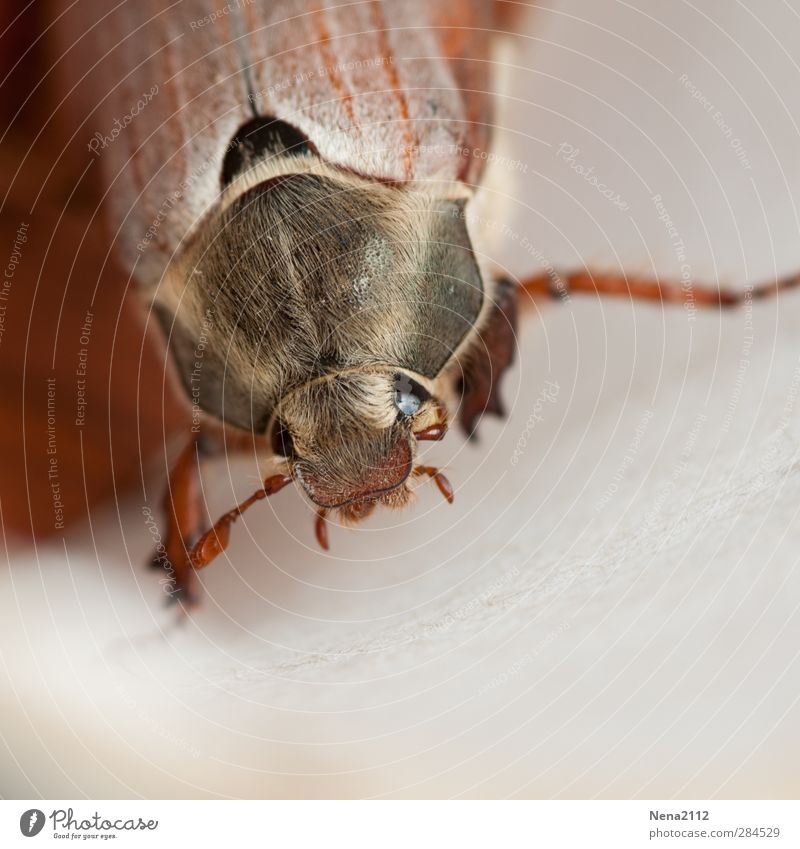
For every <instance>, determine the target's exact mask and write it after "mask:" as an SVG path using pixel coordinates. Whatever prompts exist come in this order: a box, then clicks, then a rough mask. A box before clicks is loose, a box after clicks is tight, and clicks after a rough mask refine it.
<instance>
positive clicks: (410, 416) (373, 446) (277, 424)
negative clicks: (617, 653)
mask: <svg viewBox="0 0 800 849" xmlns="http://www.w3.org/2000/svg"><path fill="white" fill-rule="evenodd" d="M445 430H446V420H445V410H444V406H443V405H442V404H441V403H440V402H439V401H438V400H437V399H436V398H434V397H433V395H432V394H431V391H430V389H429V388H426V387H425V386H424V385H423V379H422V378H420V377H419V376H416V375H411V374H409V373H407V372H404V371H402V370H391V369H388V368H386V369H377V370H373V369H370V370H357V371H348V372H340V373H338V374H334V375H331V376H326V377H324V378H320V379H317V380H314V381H311V382H310V383H307V384H306V385H305V386H301V387H300V388H299V389H297V390H295V391H293V392H291V393H289V394H288V395H287V396H286V397H284V398H283V399H282V400H281V403H280V404H279V407H278V410H277V413H276V415H275V417H274V419H273V422H272V425H271V441H272V447H273V450H274V451H275V453H276V455H278V456H279V457H283V458H285V461H286V463H287V464H288V467H289V471H290V473H291V475H292V477H294V478H295V480H297V481H298V483H299V484H300V485H301V486H302V487H303V489H304V490H305V492H306V494H307V495H308V497H309V498H310V499H311V500H312V501H313V502H314V503H315V504H317V505H318V506H320V507H322V508H330V509H338V510H340V511H341V514H342V517H343V518H345V519H351V520H358V519H360V518H363V517H364V516H366V515H367V514H368V513H369V512H371V510H372V509H373V507H374V506H375V505H376V504H378V503H384V504H388V505H391V506H402V505H403V504H405V503H406V502H407V501H408V499H409V496H410V488H409V483H410V479H411V478H412V476H413V474H414V461H415V458H416V451H417V444H416V443H417V440H418V439H438V438H441V436H443V435H444V433H445Z"/></svg>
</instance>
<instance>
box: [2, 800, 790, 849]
mask: <svg viewBox="0 0 800 849" xmlns="http://www.w3.org/2000/svg"><path fill="white" fill-rule="evenodd" d="M54 840H55V841H57V842H58V844H59V845H64V844H66V843H76V842H81V843H82V844H84V845H85V844H86V843H87V842H89V841H92V842H95V843H100V842H104V843H106V844H108V843H109V842H111V841H113V844H112V845H115V846H122V845H125V846H142V847H145V846H154V847H155V846H169V847H181V846H191V847H204V846H219V845H220V844H222V842H223V841H225V842H226V844H227V845H228V846H237V847H238V846H280V847H283V846H303V847H305V846H324V847H326V849H327V847H329V846H334V847H335V846H339V845H341V846H347V847H348V849H358V847H362V846H363V847H370V849H373V848H374V847H381V849H384V847H386V849H394V847H398V849H399V847H403V849H407V847H408V846H415V847H416V846H442V847H453V846H456V847H473V846H475V847H481V849H486V847H489V846H492V847H494V846H498V847H503V849H505V848H506V847H518V846H519V847H540V846H541V847H546V849H551V847H555V849H559V847H569V849H573V847H581V849H583V847H606V846H608V847H614V849H627V847H635V849H640V847H644V846H653V847H656V846H662V847H666V846H697V847H700V846H703V845H710V846H715V847H719V849H724V847H729V846H730V847H733V846H737V847H760V846H768V847H775V849H788V847H793V849H794V847H798V846H800V803H798V802H793V801H782V802H778V801H714V802H698V801H691V802H674V801H644V802H639V801H636V802H633V801H619V802H615V801H519V802H502V801H494V802H475V801H452V802H435V801H424V802H423V801H369V802H366V801H365V802H361V801H351V802H332V801H149V802H148V801H119V800H117V801H96V802H92V801H88V802H87V801H81V800H75V801H50V802H43V801H36V800H29V801H19V802H17V801H0V846H3V847H6V846H28V847H31V846H35V845H36V843H34V842H31V841H47V842H48V844H49V845H52V841H54Z"/></svg>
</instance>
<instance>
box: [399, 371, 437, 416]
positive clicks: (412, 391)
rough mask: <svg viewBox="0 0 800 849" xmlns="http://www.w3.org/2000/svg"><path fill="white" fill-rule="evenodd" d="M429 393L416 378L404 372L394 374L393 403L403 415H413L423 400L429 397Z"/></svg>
mask: <svg viewBox="0 0 800 849" xmlns="http://www.w3.org/2000/svg"><path fill="white" fill-rule="evenodd" d="M430 397H431V396H430V393H429V392H428V390H427V389H425V387H424V386H420V385H419V383H417V381H416V380H412V379H411V378H410V377H409V376H408V375H406V374H396V375H395V376H394V405H395V407H397V410H398V412H399V413H400V414H401V415H403V416H413V415H414V413H416V412H417V410H418V409H419V408H420V406H421V405H422V404H423V402H425V401H427V400H428V398H430Z"/></svg>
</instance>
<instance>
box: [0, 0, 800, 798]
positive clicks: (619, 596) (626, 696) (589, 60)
mask: <svg viewBox="0 0 800 849" xmlns="http://www.w3.org/2000/svg"><path fill="white" fill-rule="evenodd" d="M793 6H794V7H795V8H793ZM524 29H525V31H526V32H527V33H529V34H528V35H527V36H526V37H525V38H524V39H522V40H521V41H520V42H519V43H517V45H516V48H514V49H512V47H511V46H510V45H506V47H505V48H504V50H503V52H502V54H501V56H502V63H503V65H504V67H502V68H500V69H499V73H498V80H499V83H498V84H499V85H504V86H507V88H505V89H504V93H502V94H501V95H500V96H499V113H498V116H497V123H498V128H499V129H498V138H497V148H496V151H497V152H498V153H501V154H502V155H503V156H505V157H508V159H506V160H503V161H501V162H498V163H497V164H496V167H495V168H494V170H493V172H492V175H491V180H490V182H489V185H488V186H487V192H486V197H485V201H486V204H485V206H484V207H483V208H482V212H481V214H482V215H483V216H484V217H488V218H490V219H491V220H493V221H497V222H500V223H502V224H503V225H504V226H505V230H504V231H502V232H505V236H503V235H498V231H496V232H495V233H494V234H493V237H492V238H487V239H486V241H485V244H484V245H483V247H484V249H485V250H486V252H487V254H488V255H489V256H490V257H491V258H492V259H493V260H495V261H497V262H499V263H501V264H504V265H506V266H507V267H508V268H509V269H510V270H511V271H513V272H514V273H516V274H520V275H522V274H525V273H528V272H529V271H531V270H534V271H538V270H540V268H541V265H540V263H539V262H538V260H537V258H536V256H535V255H534V256H532V255H531V254H530V253H529V252H528V251H526V250H525V249H524V247H523V246H522V242H523V238H525V239H527V240H529V243H530V244H531V245H533V246H535V248H536V249H537V250H538V251H539V252H540V253H541V255H543V256H545V257H547V259H548V260H549V261H551V262H552V263H553V264H554V265H556V266H558V267H583V265H584V264H585V265H586V266H588V267H591V268H595V269H599V268H602V269H614V268H619V267H621V266H624V267H625V268H627V269H628V270H630V271H635V272H638V273H642V274H649V273H652V272H653V270H654V269H655V270H657V271H658V272H659V273H661V274H662V275H664V276H671V277H676V278H678V279H679V277H680V265H681V263H680V262H679V261H678V259H677V258H676V253H675V249H674V245H673V241H672V239H671V237H670V235H669V233H668V232H667V230H666V228H665V226H664V223H663V222H662V221H659V219H658V213H657V211H656V208H655V205H654V203H653V201H652V196H653V195H654V194H660V195H661V196H662V199H663V203H664V204H665V206H666V208H667V209H668V210H669V212H670V215H671V217H672V219H673V221H674V222H675V225H676V227H677V229H678V231H679V233H680V235H681V237H682V239H683V240H684V242H685V245H686V250H687V256H688V261H689V262H690V264H691V268H692V271H693V273H694V277H695V279H696V280H698V281H702V280H708V281H710V282H712V283H713V282H714V281H715V280H717V279H719V280H720V281H721V283H722V284H723V285H726V286H731V287H734V286H742V285H743V284H744V282H745V281H747V280H749V281H751V282H760V281H762V280H769V279H772V278H773V277H774V276H775V274H776V273H783V272H786V271H789V270H795V269H800V239H798V215H797V209H796V198H797V197H798V196H799V195H800V156H798V150H800V133H799V132H798V126H797V123H796V121H797V120H800V85H799V84H798V83H799V82H800V53H798V48H797V45H798V44H800V10H798V9H797V7H796V4H792V3H788V2H787V3H778V2H775V3H769V4H764V3H756V2H751V3H736V2H722V0H718V2H712V1H711V0H707V1H706V2H703V3H699V4H697V5H692V4H691V3H688V2H674V3H663V2H657V0H640V2H635V3H632V4H627V3H623V2H613V0H583V2H581V0H572V2H566V0H565V2H557V3H551V4H549V5H548V6H547V7H546V8H542V9H540V10H538V12H536V13H535V14H533V15H532V16H531V17H530V18H529V19H527V20H526V22H525V25H524ZM515 50H516V52H514V51H515ZM684 74H685V75H686V77H687V79H688V80H689V81H690V82H691V84H692V85H693V86H694V87H695V89H696V90H698V91H700V92H701V93H702V95H703V97H704V98H705V101H706V103H710V104H712V106H713V110H712V111H707V110H706V109H705V108H704V107H703V105H702V103H701V102H700V101H699V100H698V99H693V97H692V93H691V91H690V90H689V89H688V88H687V86H686V85H685V84H684V83H682V82H681V80H680V78H681V77H682V75H684ZM717 112H719V113H720V116H721V117H720V119H719V120H720V121H722V122H724V124H725V126H728V127H730V128H732V129H731V132H732V134H733V137H734V138H737V139H739V140H740V142H741V144H740V146H739V150H740V151H741V150H744V151H745V155H746V159H747V160H748V162H747V163H744V162H743V161H742V159H741V154H740V155H739V156H737V153H736V150H735V149H734V147H733V146H732V143H731V138H730V137H728V136H727V135H726V130H725V129H724V128H723V127H721V126H720V125H719V123H718V122H717V121H716V120H715V119H714V115H715V114H716V113H717ZM562 143H567V144H570V145H572V146H573V147H575V148H577V149H579V151H580V153H579V156H578V158H577V161H578V163H579V164H581V165H582V166H585V167H587V168H593V169H594V172H593V173H594V174H596V175H598V178H601V179H602V182H603V183H604V184H606V185H607V186H609V187H612V188H613V189H614V191H615V192H617V193H619V195H620V197H621V198H624V200H625V202H626V203H627V204H628V206H629V208H628V209H627V210H621V209H620V208H619V207H618V206H615V205H613V204H611V203H609V201H608V200H607V199H606V198H604V197H602V196H601V195H600V193H599V192H598V190H597V188H596V187H595V186H593V185H592V184H591V183H590V182H589V181H587V180H585V179H582V178H581V176H580V175H578V174H577V173H576V172H575V171H574V170H573V169H572V168H570V166H569V164H568V163H566V162H565V161H564V158H563V157H559V156H558V154H557V151H558V148H559V145H561V144H562ZM748 164H749V168H748V167H746V166H747V165H748ZM486 235H487V236H492V234H491V233H487V234H486ZM799 327H800V296H798V295H795V294H787V295H785V296H782V297H781V298H780V300H779V301H774V300H773V301H768V302H760V303H756V304H755V305H753V307H752V309H751V310H746V309H742V310H738V311H730V312H726V313H724V314H719V313H718V312H715V311H713V310H712V311H708V312H706V313H702V314H698V315H697V317H696V320H694V321H689V320H688V317H687V313H686V312H685V311H684V310H683V309H682V308H681V307H680V306H677V307H672V306H669V307H664V308H662V307H660V306H658V305H651V304H633V303H631V302H629V301H628V300H626V299H618V300H605V301H598V300H596V299H595V298H593V297H588V296H584V297H574V298H573V299H571V300H570V301H569V302H568V303H565V304H551V303H543V304H539V305H538V306H537V307H535V308H531V309H529V310H528V311H527V313H526V316H525V318H524V320H523V323H522V326H521V328H520V356H519V361H518V363H517V365H516V367H515V369H514V370H513V372H512V373H511V374H510V376H509V377H508V378H507V379H506V383H505V386H504V396H505V398H506V401H507V405H508V407H509V409H510V411H511V415H510V418H509V419H508V420H507V421H505V422H498V421H496V420H492V421H487V422H485V423H484V424H483V427H482V429H481V442H480V444H479V445H476V446H473V445H468V444H466V443H465V441H464V440H462V439H461V437H460V436H459V435H456V434H455V432H454V433H453V435H451V436H450V437H449V438H448V440H447V441H446V444H443V445H442V446H436V448H435V449H434V450H433V451H432V452H431V456H432V457H435V458H436V459H437V461H439V462H442V463H444V464H446V467H447V471H448V475H449V476H450V479H451V481H452V482H453V484H454V486H455V488H456V502H455V505H454V506H448V505H447V504H446V503H444V502H443V501H442V500H441V498H440V497H439V496H438V493H437V492H436V490H435V488H434V487H433V486H428V487H426V488H425V489H423V490H422V491H421V494H420V498H419V501H418V504H417V506H416V507H415V508H414V509H412V510H409V511H408V512H406V513H403V514H380V515H376V516H374V517H373V518H372V519H371V520H370V521H369V522H367V523H366V524H365V525H364V526H362V527H360V528H358V529H357V530H346V529H341V528H338V527H331V528H330V537H331V551H330V553H328V554H325V553H323V552H320V551H319V550H318V549H317V548H316V545H315V543H314V540H313V535H312V527H311V525H312V513H311V511H310V509H309V508H308V507H307V506H306V505H305V503H304V502H303V501H302V499H301V498H300V496H299V495H298V494H297V493H295V492H294V491H292V490H287V491H285V492H284V493H281V494H280V496H278V497H276V498H274V499H271V500H270V502H269V503H266V504H262V505H259V507H258V508H254V509H253V510H252V511H251V512H250V513H249V514H248V516H247V518H246V520H245V521H242V522H240V523H239V524H238V525H237V526H236V527H235V529H234V534H233V543H232V545H231V547H230V549H229V552H228V554H227V556H226V557H223V558H220V560H219V561H218V562H217V563H215V564H214V566H213V567H212V568H210V569H209V570H207V572H205V573H204V574H203V576H202V577H203V582H204V585H205V588H206V600H205V603H204V605H203V607H202V609H200V610H199V611H197V612H195V613H193V614H192V616H191V618H190V619H189V620H188V621H184V622H182V623H178V622H177V621H176V616H175V611H174V610H166V609H164V607H163V604H162V602H163V598H162V594H161V592H160V590H159V587H158V583H157V575H156V574H155V573H152V572H149V571H147V570H146V569H145V568H144V567H143V563H144V561H145V559H146V557H147V555H148V553H149V550H150V547H151V540H150V536H149V533H148V530H147V528H146V526H145V523H144V521H143V518H142V512H141V504H139V503H138V502H137V503H132V502H128V503H123V504H121V505H120V512H119V513H117V511H116V509H115V506H114V505H109V507H108V509H107V510H105V511H100V512H97V513H95V514H94V516H93V518H92V524H91V533H85V534H84V533H77V534H75V535H73V536H72V537H70V538H69V539H68V540H67V541H66V543H61V542H59V543H57V544H52V543H51V544H47V545H43V546H39V547H38V548H37V549H36V550H35V551H31V550H24V549H19V550H14V551H12V552H11V553H10V557H11V561H12V562H11V565H10V568H8V569H4V570H3V571H2V573H0V584H1V585H2V586H0V645H2V646H3V652H2V657H1V658H0V660H2V664H0V716H2V724H1V725H0V734H2V742H3V746H2V748H0V794H2V795H4V796H15V797H33V798H36V797H39V796H44V797H65V796H66V797H83V796H87V797H90V798H91V797H95V798H97V797H100V798H104V797H105V798H110V797H130V796H143V797H158V796H166V797H190V798H191V797H200V796H211V797H296V796H303V797H363V796H378V797H382V796H391V797H431V796H434V797H438V796H467V797H483V796H494V797H506V796H527V797H531V796H533V797H594V796H600V797H642V798H651V797H662V798H669V797H672V796H680V797H684V798H686V797H688V798H691V797H695V798H706V797H715V796H717V797H722V798H724V797H739V796H743V797H748V796H757V797H793V796H795V797H796V795H797V793H798V791H800V783H799V779H798V770H797V764H798V762H799V761H800V735H798V733H797V728H798V726H799V724H800V707H798V694H799V693H800V661H799V660H798V646H800V639H799V638H800V612H799V611H798V600H799V599H800V572H798V569H797V556H798V555H797V552H798V546H797V539H798V536H797V534H798V515H797V513H798V502H799V498H798V496H800V476H799V474H798V466H797V461H798V447H799V446H800V419H799V418H798V416H800V410H798V406H799V405H798V401H797V397H796V392H797V388H796V384H795V389H794V390H793V388H792V381H793V378H794V379H795V380H796V377H795V375H796V370H797V369H798V367H800V359H799V356H800V350H798V338H800V337H798V328H799ZM750 336H752V340H750V338H749V337H750ZM743 360H745V361H746V364H745V365H743V364H742V361H743ZM548 380H550V381H556V382H557V383H558V386H559V391H558V394H557V397H556V400H555V402H554V403H546V404H545V405H542V404H541V403H540V404H539V407H538V408H537V406H536V405H537V399H538V398H539V396H540V393H541V392H542V390H543V388H544V387H545V385H546V381H548ZM535 411H536V412H540V413H541V419H542V420H541V421H535V423H534V425H533V426H530V425H529V424H528V422H529V421H531V419H530V417H531V415H532V414H533V413H534V412H535ZM701 415H702V416H705V419H702V418H701V419H698V417H699V416H701ZM643 421H645V423H646V424H645V426H644V428H642V427H641V423H642V422H643ZM698 422H699V425H698ZM637 428H639V430H640V435H639V436H638V437H637ZM520 440H522V443H521V442H520ZM520 446H522V447H520ZM515 450H516V451H517V453H516V454H515ZM631 453H632V459H631V460H630V461H628V460H626V459H625V458H626V455H631ZM514 458H516V463H515V462H514ZM621 469H622V472H621V473H620V470H621ZM254 482H255V478H254V475H253V473H252V469H250V468H249V467H248V466H247V464H240V465H234V464H232V465H231V466H230V467H227V466H225V464H224V463H223V464H222V465H219V466H217V467H216V468H210V469H209V470H208V473H207V477H206V494H207V499H208V504H209V511H210V513H211V514H213V515H216V514H218V513H220V512H221V511H223V510H225V509H227V508H228V507H230V506H231V504H232V503H233V502H234V500H235V499H236V497H241V496H243V495H246V494H249V493H250V492H251V491H252V489H253V486H254ZM612 483H615V484H616V486H617V490H616V492H615V493H614V494H613V495H612V496H611V497H610V498H608V499H607V500H606V501H605V502H604V503H603V498H604V493H608V491H609V487H610V485H611V484H612ZM153 485H154V486H158V485H160V484H159V482H157V481H154V482H153ZM598 505H599V506H598Z"/></svg>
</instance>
